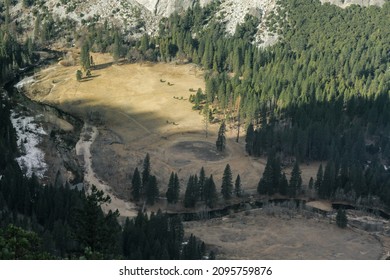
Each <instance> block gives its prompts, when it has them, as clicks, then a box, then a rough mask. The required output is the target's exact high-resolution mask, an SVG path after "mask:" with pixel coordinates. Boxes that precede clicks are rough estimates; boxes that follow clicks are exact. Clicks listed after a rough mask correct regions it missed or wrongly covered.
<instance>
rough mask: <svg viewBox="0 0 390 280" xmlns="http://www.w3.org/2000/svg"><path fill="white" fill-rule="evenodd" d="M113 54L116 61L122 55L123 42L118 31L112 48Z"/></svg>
mask: <svg viewBox="0 0 390 280" xmlns="http://www.w3.org/2000/svg"><path fill="white" fill-rule="evenodd" d="M112 56H113V58H114V61H115V62H118V60H119V58H120V56H121V43H120V36H119V32H118V31H116V32H115V35H114V46H113V49H112Z"/></svg>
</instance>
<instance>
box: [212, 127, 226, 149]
mask: <svg viewBox="0 0 390 280" xmlns="http://www.w3.org/2000/svg"><path fill="white" fill-rule="evenodd" d="M225 130H226V125H225V122H224V121H223V122H222V123H221V126H220V127H219V131H218V138H217V141H216V143H215V144H216V146H217V150H218V151H220V152H223V151H224V150H225V147H226V137H225Z"/></svg>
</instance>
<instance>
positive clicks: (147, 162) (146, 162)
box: [142, 153, 150, 190]
mask: <svg viewBox="0 0 390 280" xmlns="http://www.w3.org/2000/svg"><path fill="white" fill-rule="evenodd" d="M149 178H150V156H149V153H147V154H146V156H145V159H144V163H143V170H142V188H143V189H144V190H146V186H147V184H148V181H149Z"/></svg>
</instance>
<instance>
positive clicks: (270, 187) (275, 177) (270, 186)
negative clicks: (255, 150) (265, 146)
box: [257, 152, 282, 195]
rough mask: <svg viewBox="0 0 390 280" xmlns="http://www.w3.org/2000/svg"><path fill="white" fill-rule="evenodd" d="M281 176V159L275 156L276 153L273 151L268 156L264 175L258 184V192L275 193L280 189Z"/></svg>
mask: <svg viewBox="0 0 390 280" xmlns="http://www.w3.org/2000/svg"><path fill="white" fill-rule="evenodd" d="M281 178H282V174H281V167H280V161H279V159H277V158H276V157H275V155H274V153H273V152H271V153H270V155H269V156H268V159H267V164H266V166H265V168H264V173H263V176H262V178H261V179H260V181H259V183H258V185H257V192H258V193H259V194H267V195H273V194H274V193H276V192H278V191H279V185H280V179H281Z"/></svg>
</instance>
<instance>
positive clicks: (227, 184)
mask: <svg viewBox="0 0 390 280" xmlns="http://www.w3.org/2000/svg"><path fill="white" fill-rule="evenodd" d="M232 192H233V181H232V171H231V169H230V165H229V164H226V167H225V170H224V171H223V176H222V186H221V193H222V196H223V198H224V199H230V198H231V197H232Z"/></svg>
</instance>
